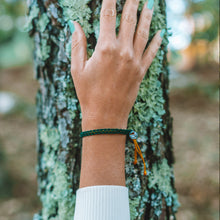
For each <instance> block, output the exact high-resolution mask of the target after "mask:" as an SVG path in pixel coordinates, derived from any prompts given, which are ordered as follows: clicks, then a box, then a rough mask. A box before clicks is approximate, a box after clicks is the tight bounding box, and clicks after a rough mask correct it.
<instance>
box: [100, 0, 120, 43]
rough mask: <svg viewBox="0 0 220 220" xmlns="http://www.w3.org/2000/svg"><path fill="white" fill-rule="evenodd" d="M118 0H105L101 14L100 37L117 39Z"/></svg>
mask: <svg viewBox="0 0 220 220" xmlns="http://www.w3.org/2000/svg"><path fill="white" fill-rule="evenodd" d="M116 1H117V0H103V2H102V9H101V15H100V34H99V39H104V40H107V41H108V40H112V39H116V32H115V26H116Z"/></svg>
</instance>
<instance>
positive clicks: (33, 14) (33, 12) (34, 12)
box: [24, 4, 40, 31]
mask: <svg viewBox="0 0 220 220" xmlns="http://www.w3.org/2000/svg"><path fill="white" fill-rule="evenodd" d="M39 12H40V9H39V7H38V6H37V4H32V5H31V6H30V9H29V15H28V16H27V20H26V24H25V26H24V30H25V31H30V30H31V29H32V28H33V25H32V21H33V19H34V18H36V17H37V16H38V13H39Z"/></svg>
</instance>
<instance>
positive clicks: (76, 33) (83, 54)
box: [68, 21, 87, 77]
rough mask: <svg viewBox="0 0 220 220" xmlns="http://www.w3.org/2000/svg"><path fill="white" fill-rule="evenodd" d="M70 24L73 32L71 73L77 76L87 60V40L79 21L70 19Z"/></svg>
mask: <svg viewBox="0 0 220 220" xmlns="http://www.w3.org/2000/svg"><path fill="white" fill-rule="evenodd" d="M68 24H69V27H70V30H71V32H72V45H71V73H72V75H73V77H76V76H77V74H79V73H80V72H81V71H82V70H83V68H84V66H85V62H86V61H87V40H86V36H85V33H84V31H83V29H82V27H81V26H80V24H79V23H77V22H76V21H74V22H73V21H69V22H68Z"/></svg>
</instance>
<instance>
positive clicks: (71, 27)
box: [68, 20, 75, 33]
mask: <svg viewBox="0 0 220 220" xmlns="http://www.w3.org/2000/svg"><path fill="white" fill-rule="evenodd" d="M68 25H69V28H70V31H71V33H73V32H74V31H75V25H74V23H73V21H71V20H69V21H68Z"/></svg>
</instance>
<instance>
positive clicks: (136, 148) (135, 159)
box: [129, 131, 147, 176]
mask: <svg viewBox="0 0 220 220" xmlns="http://www.w3.org/2000/svg"><path fill="white" fill-rule="evenodd" d="M129 137H130V138H131V139H132V140H133V142H134V146H135V149H134V165H135V164H137V153H138V154H139V155H140V157H141V159H142V161H143V163H144V175H145V176H146V175H147V168H146V164H145V161H144V157H143V155H142V153H141V149H140V147H139V145H138V143H137V132H135V131H131V132H130V133H129Z"/></svg>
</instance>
